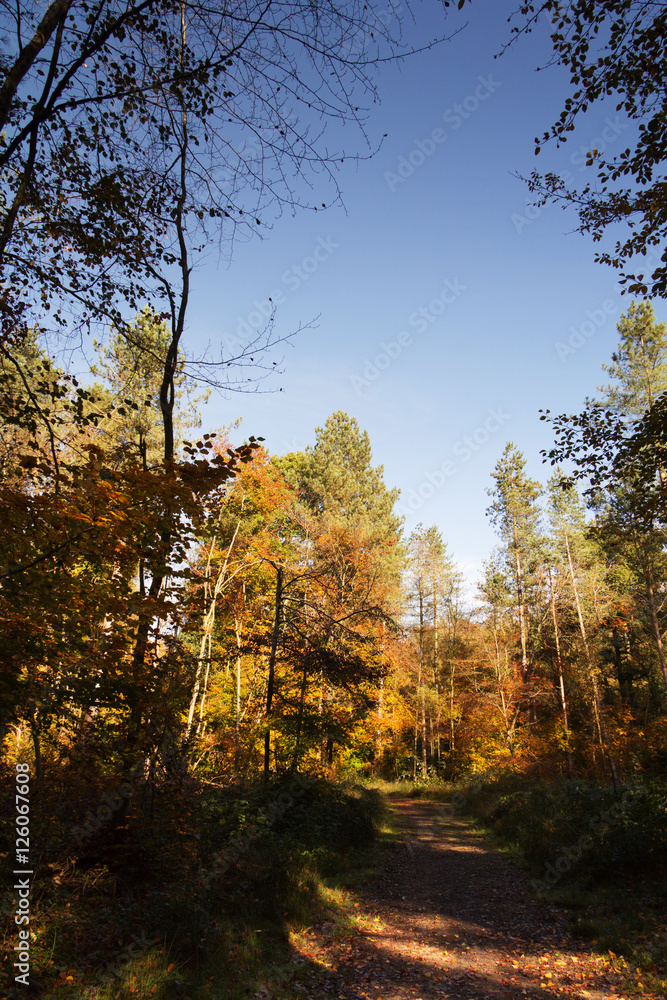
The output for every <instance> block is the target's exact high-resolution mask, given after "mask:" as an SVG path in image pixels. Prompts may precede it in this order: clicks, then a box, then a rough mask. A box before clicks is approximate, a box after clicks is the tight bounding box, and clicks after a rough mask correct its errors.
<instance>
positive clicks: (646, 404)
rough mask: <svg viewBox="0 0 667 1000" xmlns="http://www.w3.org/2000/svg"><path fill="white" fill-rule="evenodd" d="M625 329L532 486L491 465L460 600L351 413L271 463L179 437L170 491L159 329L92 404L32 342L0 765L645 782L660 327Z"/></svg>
mask: <svg viewBox="0 0 667 1000" xmlns="http://www.w3.org/2000/svg"><path fill="white" fill-rule="evenodd" d="M618 329H619V337H620V339H619V344H618V348H617V351H616V352H615V353H614V355H613V357H612V359H610V363H609V365H608V366H607V368H606V374H607V376H608V379H609V381H608V383H607V384H604V385H602V386H600V387H599V389H598V396H597V397H596V398H592V399H590V400H588V401H587V404H586V409H585V410H584V412H583V413H581V414H579V415H576V416H569V417H568V416H565V415H562V416H559V417H555V418H554V417H552V416H551V415H549V414H543V419H546V420H550V421H551V422H552V425H553V429H554V432H555V437H556V442H555V445H554V448H553V450H552V451H551V452H550V453H549V456H546V457H545V458H546V460H547V461H550V462H551V464H552V465H554V471H553V472H552V474H551V476H550V478H549V479H548V481H547V483H546V485H545V486H542V485H541V484H539V483H537V482H536V481H534V480H532V479H530V478H529V477H528V476H527V475H526V473H525V461H524V458H523V456H522V454H521V452H520V450H519V449H518V448H517V447H516V446H515V445H514V444H512V443H511V442H509V443H508V444H507V446H506V448H505V450H504V452H503V454H502V457H501V458H500V460H499V461H498V463H497V465H496V467H495V468H494V469H493V470H492V471H491V472H490V480H489V489H488V493H489V508H488V516H489V518H490V519H491V521H492V523H493V524H494V525H495V528H496V530H497V533H498V537H499V545H498V547H497V548H496V549H495V550H494V551H493V552H492V553H491V554H490V555H489V558H488V561H487V562H486V564H485V568H484V577H483V579H481V580H479V581H477V588H478V589H477V592H476V593H474V592H471V591H470V589H469V588H468V590H466V585H465V581H464V578H463V575H462V573H461V572H460V570H458V569H457V567H456V565H455V564H454V562H453V560H452V559H451V558H450V557H449V556H448V552H447V544H446V541H445V540H444V537H443V531H442V530H441V529H440V528H439V527H438V526H435V525H430V526H422V525H420V526H419V527H418V528H417V529H416V530H415V531H413V532H412V534H411V535H410V536H409V537H406V536H405V534H404V533H403V531H402V524H401V519H400V518H399V517H398V516H397V515H396V514H395V513H394V510H393V508H394V505H395V502H396V501H397V499H398V495H399V492H398V490H396V489H391V488H389V487H388V486H387V485H386V484H385V482H384V479H383V470H382V468H376V467H374V466H373V463H372V455H371V446H370V441H369V439H368V435H367V434H366V433H365V432H364V431H363V430H362V429H361V428H359V426H358V425H357V422H356V420H355V419H354V418H353V417H350V416H348V415H347V414H345V413H343V412H337V413H334V414H332V415H331V416H330V417H329V418H328V420H327V421H326V423H325V425H324V426H323V427H321V428H316V429H315V432H314V443H313V445H312V446H310V447H309V448H308V449H306V451H305V452H297V453H291V454H287V455H282V456H271V455H269V454H268V453H267V452H266V450H265V449H264V448H263V447H262V445H261V443H260V442H256V441H250V442H248V443H246V444H245V445H242V446H240V447H238V448H237V450H236V451H234V449H233V448H232V446H231V445H230V442H229V435H230V434H231V433H233V432H232V431H231V430H230V431H229V432H227V433H218V434H214V433H212V432H207V433H202V434H201V436H200V437H198V438H196V439H193V440H186V439H185V438H183V437H182V436H181V437H177V438H176V445H175V456H176V457H175V459H174V469H175V472H176V475H175V476H173V477H170V478H166V477H165V476H164V473H163V466H162V459H161V455H162V451H163V430H162V427H161V423H160V421H159V419H158V418H157V415H156V410H155V402H154V401H155V395H156V386H157V385H158V384H159V378H160V372H159V370H156V366H155V365H152V364H151V358H152V357H159V356H160V345H161V344H162V343H163V341H164V340H165V338H166V331H165V329H164V324H163V323H162V321H160V320H159V319H158V318H157V317H156V316H155V314H153V313H151V312H150V310H144V312H143V313H141V314H140V315H139V316H138V317H137V320H136V324H135V327H134V328H133V330H134V336H135V339H134V343H133V344H132V346H128V344H127V342H126V341H124V340H122V339H121V338H119V337H115V338H112V340H111V342H110V345H109V346H107V347H105V348H100V351H99V353H100V362H99V368H98V371H99V374H100V376H101V381H99V382H97V383H94V384H91V385H90V386H88V387H87V388H85V389H82V388H81V387H76V386H75V385H74V384H73V381H72V380H71V379H70V378H68V376H67V375H66V373H64V372H63V371H61V370H59V369H58V367H57V365H56V363H55V362H54V360H53V359H51V358H49V357H48V355H47V354H46V353H45V352H44V350H43V349H42V348H40V347H39V345H38V343H37V341H36V340H34V339H33V340H31V341H29V342H27V343H26V344H25V345H24V346H23V348H22V350H23V351H24V354H25V358H24V361H26V362H28V363H27V364H25V366H24V370H27V369H29V371H30V375H29V377H27V378H26V379H25V382H24V381H23V380H21V379H19V378H18V376H17V374H16V370H15V369H13V368H12V367H11V365H9V364H8V363H7V362H6V361H5V363H4V364H3V366H2V378H3V382H4V387H3V393H2V400H3V403H2V408H3V429H2V448H3V456H2V462H3V491H4V494H5V501H6V509H7V511H8V512H9V515H10V516H8V517H7V518H6V519H5V521H4V524H3V529H2V530H3V549H4V553H5V555H4V559H3V590H2V612H3V619H4V628H3V644H4V650H3V655H4V657H5V662H6V663H7V664H11V665H12V668H11V669H10V670H9V671H7V672H6V673H5V675H4V690H3V716H2V727H3V737H4V739H5V745H6V747H7V749H8V750H9V751H10V755H17V754H18V755H21V754H23V753H24V752H26V751H28V750H29V752H30V753H31V755H32V757H33V759H34V764H35V769H36V774H37V777H38V778H41V777H48V778H49V780H52V779H53V777H54V775H55V774H59V775H61V777H62V778H63V780H64V779H65V775H68V778H67V781H69V780H73V779H74V777H75V776H78V777H77V779H76V780H81V779H82V778H83V776H84V775H85V777H86V780H91V779H92V778H93V776H94V775H96V776H97V778H99V779H102V778H103V776H104V775H105V774H106V775H109V777H111V776H112V775H123V776H126V775H128V774H130V773H134V774H135V775H136V774H137V769H139V773H140V774H141V776H142V778H143V779H145V780H150V781H152V782H153V781H160V780H161V779H162V778H164V777H165V776H166V775H167V774H169V773H176V772H178V773H182V774H186V773H187V774H188V775H190V776H193V777H196V778H200V779H202V780H207V781H216V782H223V783H225V782H229V781H235V780H240V779H249V778H251V777H253V776H256V775H258V774H261V773H263V774H264V775H265V776H268V775H269V774H270V773H283V772H290V771H307V772H314V773H329V772H331V771H333V772H335V773H338V774H346V775H354V774H358V775H377V776H382V777H386V778H401V777H413V778H414V777H416V776H417V775H419V776H421V777H426V776H427V775H429V774H440V775H442V776H443V777H446V778H448V779H455V778H457V777H460V776H461V775H468V774H472V773H475V772H477V771H480V770H484V769H486V768H488V767H489V766H491V765H493V764H500V763H501V762H503V763H510V764H511V765H512V766H513V767H516V768H532V769H536V771H537V772H538V773H541V774H544V775H555V774H564V775H569V776H570V777H573V776H588V777H597V778H598V779H599V780H601V781H612V782H615V781H618V780H622V778H629V777H631V776H633V775H639V774H644V773H656V774H660V773H662V771H663V767H664V760H665V759H664V749H663V748H664V745H665V739H664V737H665V725H666V722H665V708H666V706H665V687H666V685H667V665H666V663H665V652H664V646H663V639H662V635H663V631H664V590H665V582H666V581H665V574H666V572H667V565H666V564H665V559H664V552H663V549H664V544H663V538H664V535H663V532H664V525H663V516H662V479H663V478H664V474H663V465H662V462H663V458H662V448H663V444H662V439H661V431H660V425H659V423H657V415H658V414H659V413H660V412H661V409H662V406H663V405H664V404H663V399H664V398H665V397H664V396H663V394H664V393H665V390H666V388H667V334H666V331H665V327H664V324H656V323H655V320H654V316H653V311H652V308H651V305H650V303H648V302H640V303H638V304H635V303H633V304H632V305H631V306H630V308H629V309H628V312H627V313H626V314H625V315H623V316H622V317H621V318H620V320H619V324H618ZM175 393H176V397H175V398H176V405H175V409H174V414H175V426H176V427H177V428H183V433H185V431H186V430H187V428H188V427H190V428H192V426H193V423H196V422H197V419H198V415H197V412H196V409H197V400H196V398H192V393H190V395H188V393H187V392H186V391H185V386H183V387H181V385H180V384H179V383H178V380H177V384H176V390H175ZM37 413H39V415H40V416H44V415H46V417H47V420H48V426H47V427H44V426H43V425H42V426H40V423H39V422H38V420H37V419H36V415H37ZM17 414H18V415H19V416H18V417H17ZM230 455H232V456H235V457H234V459H230ZM187 457H190V458H191V461H189V462H188V464H187V465H186V464H185V462H184V461H183V460H184V459H185V458H187ZM564 470H568V471H567V473H566V472H565V471H564ZM580 480H581V481H582V482H583V483H584V484H585V486H584V490H583V494H581V493H580V492H579V491H578V489H577V486H578V483H579V481H580ZM167 524H168V527H165V526H166V525H167ZM165 538H168V544H167V543H166V542H165V541H164V540H165ZM72 820H73V821H74V817H72Z"/></svg>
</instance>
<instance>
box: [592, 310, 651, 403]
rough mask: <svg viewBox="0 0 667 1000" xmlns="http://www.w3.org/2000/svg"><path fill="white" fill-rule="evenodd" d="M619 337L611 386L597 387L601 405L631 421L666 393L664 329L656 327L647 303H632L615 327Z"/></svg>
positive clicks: (610, 370)
mask: <svg viewBox="0 0 667 1000" xmlns="http://www.w3.org/2000/svg"><path fill="white" fill-rule="evenodd" d="M616 328H617V330H618V332H619V333H620V335H621V339H620V341H619V344H618V347H617V349H616V351H614V353H613V354H612V356H611V357H612V361H611V364H609V365H603V366H602V367H603V368H604V370H605V371H606V372H607V373H608V374H609V375H610V376H611V378H612V379H613V382H612V383H610V384H609V385H606V386H598V392H601V393H602V402H603V405H605V406H606V407H608V408H609V409H612V410H615V411H616V412H617V413H620V414H621V415H622V416H623V417H625V418H627V419H629V420H632V421H635V420H638V419H639V418H640V417H641V416H643V414H644V413H645V412H646V410H648V409H650V408H651V407H652V406H653V405H654V403H655V401H656V399H657V398H658V396H659V395H660V394H661V393H663V392H665V391H666V390H667V328H666V327H665V324H664V323H656V322H655V315H654V312H653V306H652V305H651V303H650V302H640V303H639V304H637V303H636V302H634V301H633V302H632V304H631V305H630V308H629V309H628V311H627V314H626V315H623V314H621V318H620V320H619V321H618V324H617V327H616Z"/></svg>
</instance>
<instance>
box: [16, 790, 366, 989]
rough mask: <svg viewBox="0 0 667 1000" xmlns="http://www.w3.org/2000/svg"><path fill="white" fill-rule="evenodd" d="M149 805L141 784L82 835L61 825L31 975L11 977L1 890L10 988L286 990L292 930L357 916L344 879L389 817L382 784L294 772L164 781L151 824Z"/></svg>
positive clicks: (36, 893)
mask: <svg viewBox="0 0 667 1000" xmlns="http://www.w3.org/2000/svg"><path fill="white" fill-rule="evenodd" d="M99 794H100V793H99V791H98V793H97V795H98V797H99ZM93 801H94V800H93ZM50 805H53V803H50ZM145 807H146V802H145V800H142V799H141V797H140V796H137V797H136V798H134V799H133V800H132V802H131V804H130V809H129V812H128V814H127V816H125V815H121V811H119V815H120V818H122V820H123V822H122V823H116V824H115V825H114V822H113V821H110V822H109V823H107V824H106V825H104V824H103V825H102V826H101V827H100V829H99V830H98V831H96V832H94V833H93V834H92V835H91V836H90V837H87V838H86V839H85V841H83V842H82V843H80V844H77V843H76V842H73V841H72V838H71V837H69V838H68V837H67V836H66V835H65V834H66V832H67V831H66V830H65V828H64V827H63V831H61V835H60V837H58V836H56V835H55V834H54V833H53V830H52V824H51V826H50V827H49V828H50V829H51V830H52V832H51V836H50V839H49V853H48V855H47V854H44V852H42V857H41V860H40V864H39V868H38V871H37V873H36V877H35V880H34V886H33V897H32V902H31V924H30V929H31V936H32V940H31V948H30V953H31V974H30V986H29V987H25V986H23V985H20V984H15V983H14V982H13V970H12V969H11V958H10V957H9V955H10V954H11V951H12V947H13V945H14V943H15V940H14V939H15V938H16V928H15V925H14V922H13V913H14V909H15V902H14V900H13V897H12V896H11V894H8V895H7V896H6V898H5V899H4V900H3V917H4V927H5V934H4V936H5V941H4V943H5V946H6V948H5V955H6V956H7V957H6V959H5V961H4V963H3V966H4V970H5V974H6V982H7V986H6V988H5V992H4V994H3V996H4V997H7V998H14V997H18V996H21V997H30V996H39V997H40V998H43V1000H54V998H55V997H58V998H77V1000H129V998H130V997H134V998H136V997H146V998H148V997H155V998H157V1000H177V998H180V997H183V998H185V997H187V998H193V1000H207V998H211V1000H213V998H218V997H221V996H224V997H226V998H229V1000H241V998H243V997H246V996H252V995H254V994H255V993H257V992H258V991H259V990H261V989H267V988H271V989H272V990H275V991H277V992H280V990H281V989H282V988H283V987H284V986H285V984H288V983H289V980H290V978H291V977H292V975H293V973H294V970H295V954H294V949H293V947H292V939H293V935H294V933H295V932H298V929H299V928H301V927H304V926H306V925H308V924H312V923H315V922H317V921H318V920H324V919H328V920H332V921H334V922H335V921H336V920H337V919H339V917H340V920H341V921H342V923H343V924H344V923H345V921H346V920H347V919H348V917H347V915H346V914H345V913H344V912H343V910H344V907H341V905H340V904H341V899H342V898H343V896H344V895H345V891H346V890H345V886H349V885H353V884H354V883H355V880H358V879H359V878H361V877H363V875H364V873H365V866H367V865H369V864H371V862H372V860H373V851H374V849H375V847H374V845H375V844H376V842H377V835H378V831H379V830H380V828H381V825H382V817H383V806H382V797H381V795H380V794H379V793H378V792H377V791H374V790H372V789H368V788H360V787H355V786H352V785H344V784H337V783H334V782H330V781H325V780H323V779H313V778H306V777H299V776H294V775H291V776H284V777H276V778H273V779H272V780H271V781H270V782H268V783H267V784H264V783H244V784H243V785H241V784H237V785H234V786H231V787H227V788H220V787H218V788H216V787H211V786H206V785H198V784H196V783H194V782H191V783H189V784H183V785H181V786H176V785H174V786H172V787H167V788H160V789H157V791H156V793H155V795H154V796H153V800H152V801H151V813H152V821H151V822H150V823H147V822H146V815H145ZM80 811H81V812H83V811H84V810H83V809H80ZM117 818H118V816H117V817H116V819H117ZM56 832H57V831H56ZM2 833H3V834H4V833H5V830H4V829H3V830H2ZM8 860H11V859H10V858H8ZM10 884H11V883H10ZM339 911H340V913H339ZM300 971H301V973H303V965H302V964H300ZM313 972H314V973H316V972H317V969H314V970H313Z"/></svg>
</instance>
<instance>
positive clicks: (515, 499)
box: [487, 441, 542, 681]
mask: <svg viewBox="0 0 667 1000" xmlns="http://www.w3.org/2000/svg"><path fill="white" fill-rule="evenodd" d="M525 467H526V460H525V458H524V456H523V454H522V452H520V451H519V449H518V448H517V447H516V445H514V444H513V443H512V442H511V441H509V442H508V443H507V445H506V446H505V450H504V452H503V454H502V456H501V458H500V460H499V461H498V462H497V463H496V467H495V470H494V471H493V473H492V477H493V479H494V480H495V486H494V487H492V488H490V489H488V490H487V494H488V495H489V496H490V497H492V498H493V503H492V504H491V505H490V507H489V508H488V509H487V516H488V517H489V518H490V519H491V522H492V524H494V525H495V527H496V528H497V530H498V534H499V535H500V537H501V538H502V540H503V542H504V545H505V553H506V558H507V561H508V564H509V565H511V567H512V576H513V583H514V593H515V597H516V608H517V614H518V618H519V634H520V640H521V674H522V678H523V680H524V681H526V680H527V679H528V677H529V674H530V664H529V654H528V620H527V615H528V599H527V598H528V591H529V590H530V589H531V586H532V583H533V579H532V578H533V570H534V569H535V566H536V564H537V563H538V562H539V559H540V555H541V546H542V538H541V536H540V533H539V519H540V511H539V508H538V507H537V499H538V497H539V495H540V492H541V488H540V485H539V483H537V482H536V481H535V480H534V479H530V478H529V477H528V476H527V475H526V472H525Z"/></svg>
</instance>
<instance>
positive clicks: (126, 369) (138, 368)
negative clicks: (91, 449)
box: [92, 306, 208, 467]
mask: <svg viewBox="0 0 667 1000" xmlns="http://www.w3.org/2000/svg"><path fill="white" fill-rule="evenodd" d="M170 341H171V333H170V331H169V328H168V326H167V324H166V322H165V321H164V320H163V319H160V317H159V316H158V315H157V313H155V312H154V310H153V309H152V308H151V307H150V306H145V307H144V308H143V309H142V310H141V312H140V313H138V315H137V317H136V319H135V321H134V323H132V324H131V325H130V326H129V328H128V329H127V330H126V331H124V332H123V334H120V333H119V332H117V331H116V332H114V333H113V334H112V336H111V338H110V341H109V343H108V344H106V345H100V344H96V345H95V346H96V347H97V351H98V355H99V363H98V364H97V365H96V366H93V368H92V371H93V373H94V374H95V375H101V376H102V377H103V378H104V381H105V383H106V386H107V387H108V391H109V394H110V400H111V403H112V405H113V406H114V407H115V409H114V412H113V415H112V417H111V418H110V419H109V420H108V421H106V423H105V427H104V431H105V436H106V438H107V440H109V439H111V441H112V447H113V449H114V451H116V452H118V453H119V454H120V455H122V456H124V457H129V456H135V457H138V458H139V459H140V461H141V462H142V464H143V465H144V466H145V467H148V466H152V465H156V464H158V463H159V462H161V461H162V458H163V455H164V425H163V418H162V413H161V411H160V388H161V386H162V381H163V378H164V364H165V362H164V359H165V356H166V354H167V350H168V348H169V343H170ZM182 367H183V366H182V363H181V364H180V365H179V367H178V368H177V372H176V375H175V376H174V392H175V402H176V407H175V411H174V429H175V432H176V435H177V436H178V435H182V434H183V433H184V432H185V430H186V429H187V428H188V427H193V428H194V427H199V425H200V422H201V421H200V416H199V413H198V411H197V406H198V404H199V403H201V402H202V401H204V400H205V399H206V398H208V393H205V394H204V395H200V396H196V395H195V394H194V392H195V389H196V383H194V385H193V383H192V381H191V380H190V379H188V378H187V376H185V375H184V374H183V371H182Z"/></svg>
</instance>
